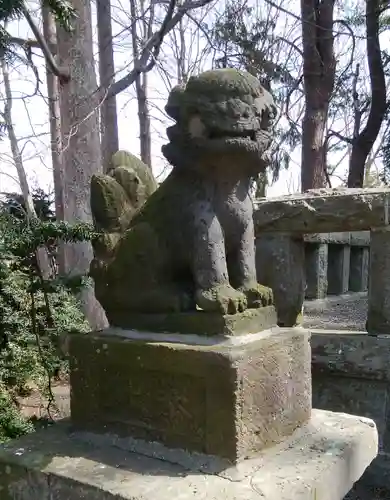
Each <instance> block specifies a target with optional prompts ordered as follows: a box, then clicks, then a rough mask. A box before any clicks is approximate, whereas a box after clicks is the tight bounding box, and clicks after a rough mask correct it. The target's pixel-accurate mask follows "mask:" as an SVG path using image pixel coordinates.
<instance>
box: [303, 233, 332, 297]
mask: <svg viewBox="0 0 390 500" xmlns="http://www.w3.org/2000/svg"><path fill="white" fill-rule="evenodd" d="M305 271H306V273H305V275H306V293H305V297H306V298H307V299H323V298H324V297H326V295H327V292H328V245H327V244H326V243H318V244H311V243H309V244H306V245H305Z"/></svg>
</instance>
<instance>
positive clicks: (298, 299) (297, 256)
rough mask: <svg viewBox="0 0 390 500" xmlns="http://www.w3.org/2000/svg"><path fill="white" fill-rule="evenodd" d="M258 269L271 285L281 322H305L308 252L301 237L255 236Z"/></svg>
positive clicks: (261, 280) (284, 235)
mask: <svg viewBox="0 0 390 500" xmlns="http://www.w3.org/2000/svg"><path fill="white" fill-rule="evenodd" d="M256 269H257V279H258V281H259V283H261V284H263V285H266V286H269V287H270V288H272V290H273V293H274V300H275V306H276V310H277V315H278V325H279V326H287V327H292V326H296V325H298V324H300V323H302V307H303V300H304V295H305V251H304V243H303V241H302V238H300V237H298V238H293V237H291V236H290V235H289V234H283V233H264V234H262V235H259V236H258V237H257V238H256Z"/></svg>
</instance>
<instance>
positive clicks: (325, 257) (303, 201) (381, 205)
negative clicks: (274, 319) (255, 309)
mask: <svg viewBox="0 0 390 500" xmlns="http://www.w3.org/2000/svg"><path fill="white" fill-rule="evenodd" d="M389 200H390V189H384V188H381V189H333V190H332V189H321V190H312V191H308V192H306V193H304V194H301V195H292V196H284V197H280V198H273V199H272V198H270V199H264V200H259V201H258V202H257V203H256V205H257V207H256V211H255V215H254V220H255V227H256V252H257V263H258V265H257V267H258V274H259V276H258V278H259V281H260V282H263V283H264V284H266V285H269V286H271V287H272V288H273V289H274V293H275V301H276V306H277V308H278V315H279V318H278V319H279V323H280V324H281V325H284V326H292V325H293V324H296V323H297V322H299V316H300V313H301V310H302V304H303V300H304V297H305V294H306V297H307V298H322V297H324V296H325V295H326V294H340V293H345V292H347V291H364V290H365V289H367V288H368V315H367V330H368V332H369V333H370V334H373V335H377V334H382V333H390V225H389V221H390V215H389V213H390V211H389ZM335 233H338V236H337V237H336V235H335ZM369 233H370V235H369ZM368 244H369V248H370V249H369V251H368ZM367 269H369V272H368V273H367V271H366V270H367Z"/></svg>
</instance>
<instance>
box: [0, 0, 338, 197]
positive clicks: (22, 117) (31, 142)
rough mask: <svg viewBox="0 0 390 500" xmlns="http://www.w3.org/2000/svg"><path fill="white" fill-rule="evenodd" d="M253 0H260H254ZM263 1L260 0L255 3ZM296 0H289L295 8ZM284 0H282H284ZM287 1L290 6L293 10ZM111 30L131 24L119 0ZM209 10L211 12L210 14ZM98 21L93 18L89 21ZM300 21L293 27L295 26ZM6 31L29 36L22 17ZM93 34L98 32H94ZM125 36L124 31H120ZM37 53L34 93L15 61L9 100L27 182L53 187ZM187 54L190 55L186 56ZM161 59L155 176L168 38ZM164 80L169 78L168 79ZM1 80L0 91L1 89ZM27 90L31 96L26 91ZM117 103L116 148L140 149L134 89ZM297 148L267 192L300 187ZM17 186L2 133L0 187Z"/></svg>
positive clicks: (155, 90) (198, 46)
mask: <svg viewBox="0 0 390 500" xmlns="http://www.w3.org/2000/svg"><path fill="white" fill-rule="evenodd" d="M252 1H253V2H257V1H258V0H252ZM285 3H286V4H288V2H285ZM260 4H261V2H259V5H260ZM297 4H298V2H296V3H295V2H292V4H291V5H294V6H295V8H294V9H292V10H295V11H296V13H297V14H298V10H297V9H298V7H299V5H297ZM283 5H284V4H283ZM291 5H290V6H288V8H289V9H290V10H291ZM114 7H115V9H114V11H113V14H114V17H115V21H116V22H115V23H114V34H115V33H118V32H119V31H123V26H124V25H127V26H128V25H129V20H128V17H127V14H126V13H124V12H123V10H122V8H121V3H120V0H115V2H114ZM286 7H287V5H286ZM209 16H211V17H212V16H213V13H211V14H209ZM283 22H284V23H285V24H286V25H289V23H290V24H291V26H292V24H293V23H294V25H296V23H297V21H296V19H294V18H288V16H285V18H284V21H283ZM92 25H93V26H96V22H93V23H92ZM298 28H299V26H298V27H297V29H298ZM10 31H11V32H12V34H13V35H15V36H18V37H22V38H28V37H30V38H32V34H31V32H30V31H29V28H28V25H27V23H26V22H25V21H19V22H13V23H12V25H10ZM190 31H191V29H190V26H189V28H188V31H187V30H186V36H187V39H188V41H189V42H188V47H187V50H188V56H189V58H193V59H196V55H197V54H199V53H200V51H201V50H202V49H203V48H204V46H205V43H206V42H205V40H204V39H203V40H202V39H200V40H199V39H198V38H196V37H195V38H194V37H193V33H190ZM95 35H96V33H95ZM129 38H130V37H129V36H128V38H127V40H121V42H120V45H119V41H118V45H117V47H116V50H115V63H116V67H117V68H119V69H121V68H123V70H122V71H119V73H118V78H119V77H120V76H122V75H123V74H124V72H125V70H126V67H130V69H131V67H132V54H131V45H130V43H129ZM121 39H123V36H122V37H121ZM34 53H35V54H36V55H35V56H34V58H33V60H34V63H35V65H36V67H37V68H38V71H39V77H40V84H39V92H38V95H33V94H34V92H35V88H36V80H35V77H34V73H33V72H32V70H31V69H28V68H26V66H25V64H23V63H22V62H17V61H16V62H15V64H14V69H13V70H12V72H11V79H12V91H13V96H14V102H13V109H12V113H13V121H14V124H15V129H16V133H17V136H18V138H20V146H21V147H22V148H23V160H24V166H25V169H26V171H27V174H28V178H29V181H30V185H31V187H34V186H40V187H42V188H44V189H45V190H51V189H52V187H53V181H52V171H51V155H50V150H49V125H48V108H47V105H46V103H45V99H44V97H45V96H46V95H47V94H46V77H45V69H44V60H43V57H42V56H41V55H40V52H39V51H38V50H37V49H35V50H34ZM190 56H191V57H190ZM160 59H161V61H163V62H164V66H165V67H167V68H168V77H169V73H171V75H170V76H171V78H167V77H166V76H165V77H164V78H162V76H161V72H159V71H158V70H156V69H155V70H153V71H152V72H151V73H149V83H150V86H149V87H150V91H149V99H150V106H151V115H152V153H153V170H154V174H155V175H156V176H157V177H160V178H161V176H164V174H165V173H166V164H165V162H164V159H163V158H162V155H161V146H162V144H164V143H165V142H166V136H165V128H166V126H167V125H169V121H168V120H167V118H166V116H165V115H164V112H163V107H164V105H165V103H166V98H167V95H168V89H169V85H170V86H173V85H174V84H175V83H176V81H175V69H174V64H173V59H172V50H171V49H170V48H169V47H168V44H166V46H165V48H164V51H163V52H162V54H161V58H160ZM210 67H211V56H209V57H208V58H207V59H206V60H204V61H203V64H202V65H201V66H200V67H198V68H197V71H200V70H205V69H209V68H210ZM167 80H171V81H170V82H168V83H167ZM2 91H3V89H2V86H1V84H0V92H2ZM26 96H31V97H26ZM117 106H118V116H119V119H118V125H119V136H120V137H119V139H120V148H121V149H126V150H128V151H130V152H132V153H133V154H136V155H139V138H138V134H139V129H138V116H137V103H136V99H135V91H134V89H132V88H130V89H128V90H126V91H125V92H123V93H122V94H120V95H119V96H118V97H117ZM346 165H347V164H346V163H345V162H344V163H343V164H342V165H341V167H340V170H339V171H338V173H339V175H340V176H342V175H344V174H345V170H346ZM299 170H300V150H299V148H297V149H296V150H295V151H294V152H293V153H292V155H291V164H290V168H289V170H288V171H282V172H281V174H280V178H279V180H278V182H276V183H275V184H274V185H272V186H270V187H269V188H268V190H267V194H268V195H269V196H273V195H280V194H285V193H289V192H290V193H291V192H296V191H299V189H300V178H299ZM340 182H341V181H340V179H338V178H334V179H333V184H334V186H336V185H337V184H340ZM15 190H19V189H18V182H17V180H16V171H15V167H14V165H13V163H12V159H11V156H10V148H9V143H8V139H7V138H4V139H3V140H2V141H0V192H4V191H15Z"/></svg>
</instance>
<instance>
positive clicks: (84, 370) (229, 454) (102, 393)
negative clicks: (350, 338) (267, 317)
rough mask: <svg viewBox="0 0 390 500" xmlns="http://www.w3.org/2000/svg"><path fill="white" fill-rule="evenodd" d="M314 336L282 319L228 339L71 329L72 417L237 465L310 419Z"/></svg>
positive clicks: (83, 424) (80, 423)
mask: <svg viewBox="0 0 390 500" xmlns="http://www.w3.org/2000/svg"><path fill="white" fill-rule="evenodd" d="M308 337H309V334H308V332H307V331H306V330H304V329H302V328H295V329H293V328H285V329H282V328H278V327H275V328H274V329H271V330H268V331H264V332H261V333H258V334H251V335H246V336H239V337H231V338H230V339H226V338H225V337H222V336H221V337H204V336H194V335H192V336H191V335H182V334H179V335H176V336H175V335H173V334H170V335H165V336H164V335H163V334H150V335H149V336H147V335H146V334H145V333H144V334H141V333H140V332H134V331H126V330H118V329H108V330H106V331H103V332H97V333H93V334H89V335H72V336H71V337H70V342H69V352H70V360H71V415H72V422H73V424H74V426H75V427H76V428H77V429H88V430H93V431H97V432H106V431H107V429H110V431H112V432H115V433H117V434H119V435H121V436H132V437H134V438H139V439H145V440H148V441H158V442H160V443H163V444H165V445H167V446H169V447H172V448H182V449H186V450H189V451H194V452H200V453H205V454H208V455H216V456H219V457H222V458H225V459H227V460H228V461H230V462H233V463H235V462H237V461H240V460H243V459H245V458H247V457H248V456H252V455H253V454H255V453H257V452H258V451H259V450H261V449H263V448H266V447H269V446H272V445H274V444H275V443H279V442H281V441H282V440H283V439H284V438H285V437H286V436H289V435H291V433H292V432H293V431H294V430H295V429H296V428H297V427H299V426H300V425H301V424H303V423H304V422H306V421H307V420H308V419H309V417H310V411H311V368H310V365H311V360H310V346H309V342H308Z"/></svg>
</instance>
